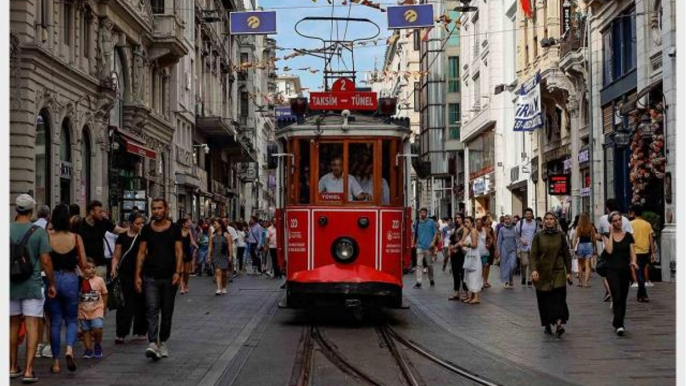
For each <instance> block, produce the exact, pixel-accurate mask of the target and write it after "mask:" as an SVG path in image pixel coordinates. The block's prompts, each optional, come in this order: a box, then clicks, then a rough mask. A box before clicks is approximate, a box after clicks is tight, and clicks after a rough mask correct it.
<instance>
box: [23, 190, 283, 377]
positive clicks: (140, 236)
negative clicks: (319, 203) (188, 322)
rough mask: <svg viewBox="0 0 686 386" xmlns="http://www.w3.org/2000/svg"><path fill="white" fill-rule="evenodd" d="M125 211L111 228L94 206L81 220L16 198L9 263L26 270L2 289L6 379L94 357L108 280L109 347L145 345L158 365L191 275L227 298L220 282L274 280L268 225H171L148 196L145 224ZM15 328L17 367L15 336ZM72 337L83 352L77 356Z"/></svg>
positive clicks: (272, 232) (74, 208)
mask: <svg viewBox="0 0 686 386" xmlns="http://www.w3.org/2000/svg"><path fill="white" fill-rule="evenodd" d="M134 209H135V210H134V211H133V212H131V213H130V214H129V215H128V216H127V217H126V219H125V221H121V222H119V223H118V224H115V223H114V222H113V221H111V220H110V219H109V216H108V214H107V213H106V212H105V211H104V209H103V204H102V203H101V202H99V201H93V202H91V203H89V204H88V206H87V207H86V210H85V214H86V215H85V216H82V215H81V208H80V207H79V206H78V205H75V204H72V205H65V204H59V205H57V206H55V208H54V209H53V210H52V211H51V210H50V208H49V207H48V206H45V205H43V206H40V207H39V208H36V203H35V201H34V199H33V198H32V197H31V196H30V195H27V194H23V195H20V196H19V197H17V199H16V201H15V210H16V214H15V219H14V221H13V222H12V223H11V224H10V237H11V240H12V248H13V253H12V256H11V260H12V262H13V264H14V265H13V267H14V266H16V267H17V269H16V270H17V271H18V272H19V270H20V268H21V264H20V262H21V261H24V260H26V261H28V262H30V263H31V265H30V267H29V268H30V272H29V271H28V268H26V270H25V271H26V273H25V274H24V277H21V278H20V277H19V275H15V276H16V277H15V276H13V280H12V281H11V285H10V376H11V377H12V378H22V381H23V382H24V383H34V382H37V381H38V377H37V376H36V373H35V370H34V360H35V358H41V357H44V358H52V364H51V366H50V371H51V372H52V373H60V372H62V366H63V364H66V368H67V369H68V370H69V371H70V372H73V371H76V369H77V357H78V356H80V357H81V358H82V359H91V358H96V359H98V358H102V357H103V356H104V353H103V348H102V337H103V332H104V329H105V328H107V326H105V321H104V320H105V315H106V313H107V310H108V300H109V297H110V296H113V295H112V294H110V293H109V291H108V286H109V284H108V283H110V282H111V281H112V280H113V279H115V278H116V279H117V281H118V285H119V287H118V288H120V289H121V297H122V298H123V301H121V302H120V303H119V304H118V305H117V307H116V317H115V326H112V327H113V328H114V329H115V331H116V333H115V340H114V343H115V344H125V343H126V339H127V337H128V336H130V335H132V336H133V340H135V341H140V340H145V339H147V340H148V342H149V346H148V347H147V349H146V351H145V355H146V356H147V357H148V358H151V359H152V360H153V361H157V360H159V359H161V358H166V357H168V356H169V355H170V352H169V351H170V350H169V347H168V344H167V342H168V340H169V339H170V337H171V332H172V319H173V313H174V302H175V297H176V293H177V290H178V291H179V293H180V294H186V293H188V292H189V291H190V281H191V280H190V277H194V276H200V275H202V274H203V273H208V276H214V279H213V280H214V281H215V283H216V284H217V291H216V294H217V295H222V294H227V293H228V286H227V284H228V283H229V282H231V281H232V280H233V278H235V277H237V276H240V275H242V274H249V275H261V274H265V275H268V276H270V277H275V278H279V279H280V278H282V277H283V272H284V270H283V269H282V267H281V262H279V261H278V259H277V254H276V250H277V245H278V244H277V243H278V238H277V232H276V228H275V226H274V224H273V223H272V222H270V221H265V220H260V219H258V218H257V217H254V216H253V217H252V218H251V219H250V224H249V225H248V224H247V223H245V222H243V221H242V220H240V221H236V222H232V221H229V219H228V218H207V219H199V220H197V221H193V219H192V218H191V216H184V217H182V218H180V219H178V220H177V221H176V222H173V221H172V220H171V217H170V213H169V207H168V205H167V203H166V202H165V201H164V200H162V199H154V200H152V202H151V208H150V214H151V218H150V220H149V221H146V218H145V215H144V214H143V213H142V212H140V211H139V210H138V208H134ZM34 214H35V215H34ZM34 218H35V221H34V222H31V220H32V219H34ZM14 251H20V252H16V253H14ZM15 255H16V259H14V258H13V257H15ZM22 258H23V260H22ZM15 260H16V261H17V262H16V263H14V261H15ZM27 267H28V266H27ZM248 267H252V269H250V270H248ZM24 328H25V330H26V334H25V336H26V362H25V363H24V366H23V367H22V366H20V365H19V358H18V353H19V335H20V333H19V331H20V329H24ZM46 336H47V339H46ZM80 341H82V342H83V353H82V354H77V349H78V347H76V346H77V344H79V342H80Z"/></svg>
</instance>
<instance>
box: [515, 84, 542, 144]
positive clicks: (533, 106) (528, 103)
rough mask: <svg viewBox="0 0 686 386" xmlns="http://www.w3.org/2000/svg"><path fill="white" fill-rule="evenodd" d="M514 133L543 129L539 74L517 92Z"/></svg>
mask: <svg viewBox="0 0 686 386" xmlns="http://www.w3.org/2000/svg"><path fill="white" fill-rule="evenodd" d="M517 94H518V97H517V109H516V111H515V124H514V131H534V130H536V129H540V128H542V127H543V110H541V73H540V72H536V76H534V77H533V78H532V79H531V80H529V81H527V82H526V83H524V84H523V85H522V87H521V88H520V89H519V91H518V92H517Z"/></svg>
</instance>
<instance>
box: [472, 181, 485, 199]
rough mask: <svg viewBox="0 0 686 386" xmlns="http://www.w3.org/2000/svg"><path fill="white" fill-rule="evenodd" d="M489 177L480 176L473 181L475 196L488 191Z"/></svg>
mask: <svg viewBox="0 0 686 386" xmlns="http://www.w3.org/2000/svg"><path fill="white" fill-rule="evenodd" d="M488 185H489V179H488V178H486V177H479V178H477V179H475V180H474V181H472V191H473V192H474V195H475V196H481V195H484V194H486V192H488Z"/></svg>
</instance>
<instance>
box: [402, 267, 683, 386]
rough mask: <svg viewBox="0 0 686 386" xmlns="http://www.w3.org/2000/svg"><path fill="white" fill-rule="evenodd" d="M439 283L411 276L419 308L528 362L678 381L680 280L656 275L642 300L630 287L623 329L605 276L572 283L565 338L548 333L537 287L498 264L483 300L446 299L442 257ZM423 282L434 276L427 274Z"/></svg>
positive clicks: (574, 374) (602, 375) (598, 380)
mask: <svg viewBox="0 0 686 386" xmlns="http://www.w3.org/2000/svg"><path fill="white" fill-rule="evenodd" d="M435 268H436V286H435V287H429V286H427V285H424V286H423V288H422V289H413V288H412V285H413V284H414V281H415V276H414V274H408V275H406V276H405V280H404V282H405V291H404V294H405V296H406V297H407V299H408V300H409V302H410V307H411V309H413V310H414V311H415V312H418V313H420V314H424V315H425V316H427V317H429V318H430V319H431V320H433V321H434V322H435V323H436V324H438V325H439V326H440V327H441V328H443V329H444V330H446V333H450V334H454V335H457V336H459V337H460V338H462V339H464V340H466V341H468V342H470V343H472V344H474V345H477V346H479V347H480V348H482V349H484V350H486V351H488V352H490V353H492V354H495V355H498V356H502V357H505V358H508V359H509V360H511V361H514V362H516V363H518V364H521V365H522V366H526V367H531V368H534V369H537V370H539V371H542V372H545V373H549V374H551V375H554V376H557V377H560V378H563V379H566V380H568V381H570V382H573V383H576V384H579V385H589V386H590V385H637V386H638V385H641V386H644V385H646V386H647V385H660V386H664V385H673V384H675V383H676V367H675V366H676V347H675V341H676V330H675V328H676V285H674V284H673V283H655V286H654V287H653V288H648V293H649V296H650V303H638V302H637V301H636V289H634V288H632V289H630V291H629V298H628V307H627V317H626V327H627V333H626V335H625V336H624V337H621V338H620V337H618V336H616V335H615V334H614V329H613V328H612V311H611V310H610V303H605V302H603V301H602V298H603V295H604V289H603V284H602V281H601V280H600V279H601V278H599V277H598V276H597V275H594V277H593V279H592V281H591V288H580V287H576V281H575V286H573V287H567V288H568V291H567V303H568V305H569V309H570V320H569V323H568V324H567V326H566V330H567V332H566V333H565V334H564V336H563V337H562V338H561V339H558V338H557V337H550V336H546V335H544V334H543V327H541V326H540V319H539V316H538V308H537V302H536V294H535V290H534V289H528V288H525V287H522V286H521V285H520V284H519V279H520V278H519V277H516V278H515V279H516V280H515V283H516V284H515V288H514V289H511V290H506V289H504V288H503V286H502V284H500V280H499V270H498V267H493V268H492V269H491V274H490V279H489V282H490V283H491V285H492V287H491V288H489V289H486V290H485V291H484V293H483V295H482V300H481V304H480V305H465V304H462V303H461V302H454V301H448V300H447V299H448V296H449V295H450V294H451V293H452V285H453V280H452V274H450V273H449V272H448V270H447V269H446V271H445V272H441V263H440V262H437V263H436V265H435ZM424 276H425V280H424V281H425V282H426V284H428V280H426V274H425V275H424Z"/></svg>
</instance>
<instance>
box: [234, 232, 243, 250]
mask: <svg viewBox="0 0 686 386" xmlns="http://www.w3.org/2000/svg"><path fill="white" fill-rule="evenodd" d="M236 235H237V236H238V238H237V239H236V247H238V248H245V231H237V232H236Z"/></svg>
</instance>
